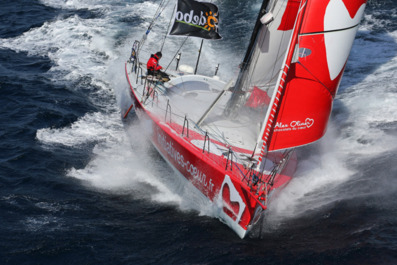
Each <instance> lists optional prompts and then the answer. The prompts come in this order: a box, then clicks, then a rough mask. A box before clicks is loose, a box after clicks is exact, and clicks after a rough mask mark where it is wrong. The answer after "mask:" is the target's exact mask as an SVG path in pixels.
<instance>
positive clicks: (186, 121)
mask: <svg viewBox="0 0 397 265" xmlns="http://www.w3.org/2000/svg"><path fill="white" fill-rule="evenodd" d="M185 125H186V136H187V138H189V120H188V119H187V116H186V115H185V119H184V120H183V127H182V136H183V134H184V133H185Z"/></svg>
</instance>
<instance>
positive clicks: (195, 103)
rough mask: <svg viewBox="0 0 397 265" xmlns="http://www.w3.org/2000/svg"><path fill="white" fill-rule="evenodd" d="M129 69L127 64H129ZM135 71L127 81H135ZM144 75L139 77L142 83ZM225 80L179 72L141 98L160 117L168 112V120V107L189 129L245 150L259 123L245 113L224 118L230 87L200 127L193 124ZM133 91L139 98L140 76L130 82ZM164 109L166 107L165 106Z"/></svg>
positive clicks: (252, 142) (175, 119)
mask: <svg viewBox="0 0 397 265" xmlns="http://www.w3.org/2000/svg"><path fill="white" fill-rule="evenodd" d="M129 69H131V68H129ZM136 76H137V75H136V74H131V73H129V77H130V80H131V84H132V85H133V86H134V84H136ZM144 81H145V79H143V83H144ZM225 87H226V83H225V82H222V81H219V80H217V79H216V78H210V77H205V76H200V75H183V76H177V77H172V78H171V80H170V81H169V82H166V83H164V84H159V85H158V86H157V87H156V91H157V94H156V97H155V98H154V100H153V97H149V98H148V99H146V100H141V101H143V105H144V106H145V108H146V109H147V110H148V111H151V112H152V113H155V114H157V115H158V117H159V118H160V119H165V115H166V114H165V113H166V112H168V115H167V121H169V112H170V109H169V107H167V102H169V105H170V107H171V112H172V115H171V120H172V122H176V123H178V124H180V125H181V126H183V123H184V118H185V117H187V118H188V119H189V124H190V125H189V129H190V130H195V131H197V132H199V133H203V132H206V131H207V132H208V133H209V134H210V138H211V139H216V140H217V141H220V142H223V143H224V144H226V145H229V146H234V147H238V148H242V149H246V150H251V151H252V150H253V149H254V148H255V144H256V140H257V137H258V131H259V124H253V123H252V119H250V118H249V117H244V116H242V115H240V116H239V119H236V117H229V118H227V117H226V116H225V115H224V113H223V111H224V109H225V106H226V104H227V102H228V100H229V98H230V96H231V92H230V91H226V92H225V93H224V94H223V95H222V96H221V98H220V99H219V101H218V102H217V104H216V105H215V107H214V108H213V109H212V111H211V112H210V113H209V115H208V116H207V117H206V119H205V120H204V121H203V122H202V123H201V125H200V129H198V128H194V127H195V125H196V124H197V122H198V121H199V120H200V118H201V117H202V116H203V115H204V113H205V112H206V111H207V109H208V108H209V107H210V106H211V105H212V103H213V102H214V101H215V99H216V98H217V97H218V95H219V94H220V93H221V92H222V91H223V90H224V88H225ZM134 89H135V91H136V93H137V94H138V95H139V97H140V98H141V99H142V98H144V97H143V96H142V92H143V90H144V85H141V82H140V79H139V82H138V85H135V86H134ZM167 109H168V110H167Z"/></svg>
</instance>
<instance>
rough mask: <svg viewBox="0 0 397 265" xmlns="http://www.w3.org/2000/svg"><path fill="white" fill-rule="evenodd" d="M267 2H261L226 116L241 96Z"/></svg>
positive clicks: (265, 0)
mask: <svg viewBox="0 0 397 265" xmlns="http://www.w3.org/2000/svg"><path fill="white" fill-rule="evenodd" d="M269 2H270V0H264V1H263V2H262V6H261V8H260V10H259V14H258V17H257V19H256V22H255V26H254V29H253V31H252V34H251V38H250V42H249V44H248V48H247V51H246V53H245V56H244V60H243V62H242V63H241V65H240V72H239V75H238V77H237V81H236V84H235V86H234V91H233V95H232V98H231V99H230V101H229V103H228V106H227V108H226V110H225V112H226V114H227V115H230V113H231V110H232V109H233V107H234V105H235V104H236V103H237V102H238V99H239V97H240V96H241V94H242V91H243V89H242V85H243V80H244V76H245V73H246V71H247V67H248V65H249V61H250V60H251V56H252V52H253V48H254V46H255V43H256V39H257V36H258V33H259V30H260V28H261V27H262V23H261V21H260V19H261V17H262V16H263V15H264V14H265V13H266V7H267V5H268V4H269Z"/></svg>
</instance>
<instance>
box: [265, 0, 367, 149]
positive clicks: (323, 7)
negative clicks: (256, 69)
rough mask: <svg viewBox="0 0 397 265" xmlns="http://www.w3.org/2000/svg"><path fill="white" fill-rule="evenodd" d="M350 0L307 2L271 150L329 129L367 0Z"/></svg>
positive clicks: (301, 142) (313, 138) (300, 142)
mask: <svg viewBox="0 0 397 265" xmlns="http://www.w3.org/2000/svg"><path fill="white" fill-rule="evenodd" d="M345 2H346V1H343V0H335V1H308V4H309V5H308V6H307V7H306V10H305V15H304V19H303V22H302V26H301V28H300V30H299V32H300V33H299V34H300V35H299V38H298V41H297V43H298V46H299V47H297V48H298V49H295V52H296V53H299V59H298V60H297V62H296V60H295V62H294V63H292V64H291V65H290V68H289V71H288V74H287V77H286V78H282V81H280V87H283V89H282V91H281V92H280V95H281V100H280V104H279V106H277V107H278V109H277V111H276V112H274V113H273V114H272V113H271V115H270V116H271V118H272V117H274V118H275V119H274V121H273V122H272V129H271V130H270V131H267V132H265V134H264V135H263V138H262V139H263V140H264V141H265V142H266V143H267V148H268V150H269V151H273V150H280V149H286V148H291V147H296V146H301V145H305V144H308V143H311V142H314V141H316V140H318V139H320V138H321V137H322V136H323V135H324V134H325V131H326V128H327V124H328V120H329V117H330V114H331V110H332V102H333V98H334V97H335V95H336V92H337V89H338V86H339V83H340V81H341V78H342V75H343V72H344V69H345V66H346V62H347V59H348V56H349V53H350V49H351V46H352V44H353V41H354V37H355V33H356V31H357V28H358V27H357V25H358V23H359V21H360V20H361V17H362V16H363V12H364V7H365V2H366V1H364V0H360V1H352V2H354V3H355V4H353V3H350V2H349V5H346V4H345ZM352 15H353V17H352ZM294 46H295V45H292V46H291V49H293V47H294ZM295 57H297V54H295ZM287 62H288V61H287ZM283 79H284V80H285V81H284V80H283ZM266 133H267V134H268V135H270V136H266Z"/></svg>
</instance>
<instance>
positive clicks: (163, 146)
mask: <svg viewBox="0 0 397 265" xmlns="http://www.w3.org/2000/svg"><path fill="white" fill-rule="evenodd" d="M126 77H127V80H128V83H129V86H130V89H131V98H132V101H133V105H134V109H135V111H136V114H137V116H138V118H139V119H140V120H148V121H150V122H151V135H150V136H149V137H150V139H151V141H152V143H153V145H154V146H155V147H156V149H157V150H158V151H159V153H160V154H161V155H162V156H163V158H164V159H165V160H166V161H167V162H168V163H169V164H170V165H171V166H172V167H173V168H174V170H175V171H176V172H178V173H179V174H181V175H182V176H184V177H185V178H186V179H187V180H189V181H190V182H191V183H192V184H193V185H194V186H195V187H196V188H197V189H198V190H199V191H200V192H201V193H202V194H203V195H204V196H205V197H207V198H208V199H209V200H210V201H212V202H213V203H215V204H216V205H218V206H219V207H220V208H222V211H220V212H221V214H220V216H219V217H220V218H221V219H222V220H223V221H224V222H225V223H226V224H228V225H229V226H230V227H231V228H232V229H233V230H234V231H235V232H236V233H237V234H238V235H239V236H240V237H242V238H243V237H244V236H245V235H246V233H247V231H248V230H249V228H250V227H251V225H252V224H253V222H254V220H257V219H258V217H259V215H260V213H261V212H262V211H261V210H264V209H266V204H267V202H266V196H265V195H266V194H269V192H270V191H271V190H273V189H277V188H280V187H281V186H284V185H285V184H286V183H288V181H289V180H290V179H291V176H292V174H293V173H294V171H295V168H296V158H295V155H293V157H292V158H291V159H290V160H289V162H288V163H287V164H286V166H285V167H284V168H283V170H282V171H281V174H278V175H277V176H276V177H275V180H274V184H273V185H272V187H266V188H267V191H263V190H262V191H260V190H257V189H258V187H250V185H248V182H247V180H245V181H244V178H245V175H248V171H247V170H246V169H244V168H243V166H242V165H239V164H236V163H233V162H231V161H230V160H228V159H227V158H226V157H225V156H223V155H216V154H213V153H210V152H208V151H207V150H204V151H203V148H199V147H197V146H196V145H194V144H192V140H204V136H203V135H201V134H198V133H195V132H194V131H191V133H190V135H189V137H187V135H186V133H185V134H184V135H182V130H183V128H182V126H181V125H180V124H176V123H172V122H171V123H170V122H165V121H164V117H162V118H159V117H158V116H156V115H155V114H153V113H151V112H150V111H148V110H147V109H146V108H145V107H144V106H143V105H142V103H141V102H140V100H139V97H138V95H137V93H136V91H135V90H134V88H133V86H132V84H131V82H130V78H129V75H128V71H127V65H126ZM211 142H214V143H216V144H219V143H217V142H215V141H213V140H211ZM276 156H277V155H276ZM275 159H276V157H275ZM251 186H252V185H251ZM265 193H266V194H265Z"/></svg>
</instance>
